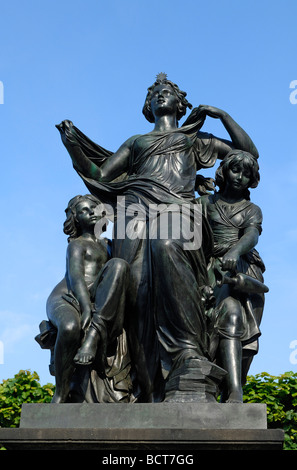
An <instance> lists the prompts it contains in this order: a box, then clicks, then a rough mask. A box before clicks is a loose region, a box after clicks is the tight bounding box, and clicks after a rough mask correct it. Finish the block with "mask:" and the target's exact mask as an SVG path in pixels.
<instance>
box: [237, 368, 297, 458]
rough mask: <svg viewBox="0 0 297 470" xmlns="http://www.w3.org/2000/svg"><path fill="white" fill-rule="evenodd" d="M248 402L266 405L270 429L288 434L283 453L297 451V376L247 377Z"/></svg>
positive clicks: (265, 374) (245, 398)
mask: <svg viewBox="0 0 297 470" xmlns="http://www.w3.org/2000/svg"><path fill="white" fill-rule="evenodd" d="M243 398H244V402H245V403H265V404H266V405H267V427H268V428H270V429H275V428H279V429H283V430H284V431H285V441H284V450H297V374H296V373H293V372H285V373H284V374H282V375H280V376H277V377H275V376H272V375H269V374H268V373H267V372H262V373H261V374H257V375H255V376H248V378H247V383H246V385H245V386H244V397H243Z"/></svg>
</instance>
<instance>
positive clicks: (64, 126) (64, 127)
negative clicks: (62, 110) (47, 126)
mask: <svg viewBox="0 0 297 470" xmlns="http://www.w3.org/2000/svg"><path fill="white" fill-rule="evenodd" d="M72 127H73V122H72V121H70V120H69V119H65V120H64V121H62V122H60V124H56V128H57V129H58V131H60V132H61V134H62V133H63V134H65V132H67V131H71V129H72Z"/></svg>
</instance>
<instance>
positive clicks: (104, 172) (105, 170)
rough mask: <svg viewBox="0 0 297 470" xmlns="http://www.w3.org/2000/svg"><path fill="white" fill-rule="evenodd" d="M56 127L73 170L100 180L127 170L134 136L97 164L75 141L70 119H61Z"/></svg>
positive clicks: (113, 177) (115, 176) (112, 177)
mask: <svg viewBox="0 0 297 470" xmlns="http://www.w3.org/2000/svg"><path fill="white" fill-rule="evenodd" d="M56 127H57V129H58V130H59V131H60V134H61V138H62V142H63V144H64V145H65V147H66V149H67V150H68V153H69V155H70V157H71V159H72V163H73V166H74V168H75V170H76V171H78V172H80V173H82V174H83V175H84V176H85V177H87V178H92V179H94V180H96V181H102V182H104V181H112V180H114V179H115V178H117V177H118V176H120V175H121V174H122V173H125V172H126V171H127V170H128V165H129V158H130V153H131V148H132V145H133V142H134V140H135V137H136V136H135V137H131V138H130V139H128V140H127V141H126V142H125V143H124V144H123V145H122V146H121V147H120V148H119V150H118V151H117V152H115V153H114V154H112V155H111V156H109V157H108V158H107V159H106V160H105V161H104V163H102V164H101V165H100V166H98V165H96V163H94V162H93V161H92V160H91V159H90V158H88V156H87V155H86V154H85V152H83V150H82V148H81V146H80V145H79V143H78V142H77V139H76V136H75V130H74V126H73V123H72V122H71V121H68V120H65V121H62V122H61V124H59V125H57V126H56Z"/></svg>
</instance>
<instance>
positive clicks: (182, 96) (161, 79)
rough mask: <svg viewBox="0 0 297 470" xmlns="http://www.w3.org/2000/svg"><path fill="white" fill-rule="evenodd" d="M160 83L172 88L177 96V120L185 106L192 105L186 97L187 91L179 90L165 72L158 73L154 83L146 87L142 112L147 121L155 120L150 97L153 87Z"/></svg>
mask: <svg viewBox="0 0 297 470" xmlns="http://www.w3.org/2000/svg"><path fill="white" fill-rule="evenodd" d="M161 84H164V85H169V86H170V87H171V88H172V89H173V91H174V93H175V94H176V96H177V98H178V109H177V115H176V120H177V121H179V120H180V119H181V118H182V117H183V116H184V115H185V114H186V112H187V108H189V109H192V107H193V106H192V105H191V103H189V102H188V100H187V99H186V96H187V93H186V92H185V91H182V90H180V89H179V87H178V86H177V85H176V84H175V83H173V82H171V81H170V80H168V79H167V76H166V75H165V74H159V75H158V76H157V79H156V81H155V83H153V85H152V86H150V87H149V88H148V93H147V95H146V98H145V102H144V106H143V108H142V112H143V114H144V116H145V118H146V119H147V120H148V121H149V122H152V123H153V122H155V118H154V116H153V113H152V110H151V98H152V94H153V91H154V88H155V87H156V86H158V85H161Z"/></svg>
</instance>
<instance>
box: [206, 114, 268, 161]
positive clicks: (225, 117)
mask: <svg viewBox="0 0 297 470" xmlns="http://www.w3.org/2000/svg"><path fill="white" fill-rule="evenodd" d="M199 109H200V110H201V112H204V113H205V114H206V115H207V116H210V117H212V118H215V119H220V120H221V122H222V124H223V126H224V127H225V129H226V131H227V132H228V134H229V135H230V139H231V141H228V140H226V139H220V138H218V137H216V138H215V147H216V149H217V152H218V158H221V159H222V158H224V156H225V155H226V154H227V153H228V152H230V150H232V149H238V150H244V151H246V152H249V153H251V154H252V155H253V156H254V157H255V158H258V157H259V153H258V150H257V148H256V146H255V144H254V142H253V141H252V139H251V138H250V136H249V135H248V134H247V133H246V132H245V131H244V130H243V129H242V128H241V127H240V126H239V124H237V122H235V121H234V119H232V117H231V116H230V115H229V114H228V113H226V111H223V110H221V109H219V108H215V107H214V106H207V105H200V106H199Z"/></svg>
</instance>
